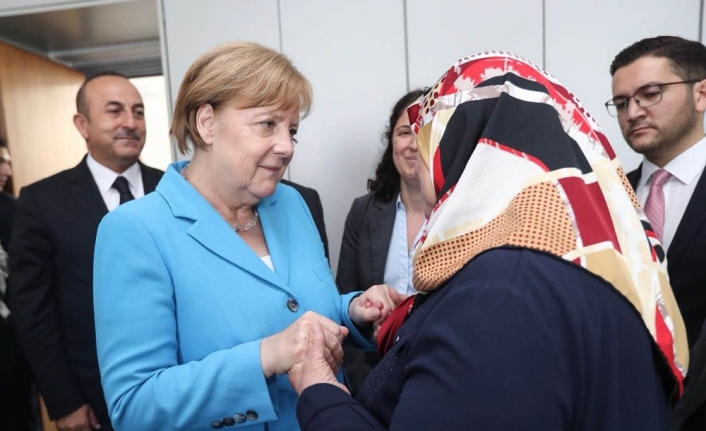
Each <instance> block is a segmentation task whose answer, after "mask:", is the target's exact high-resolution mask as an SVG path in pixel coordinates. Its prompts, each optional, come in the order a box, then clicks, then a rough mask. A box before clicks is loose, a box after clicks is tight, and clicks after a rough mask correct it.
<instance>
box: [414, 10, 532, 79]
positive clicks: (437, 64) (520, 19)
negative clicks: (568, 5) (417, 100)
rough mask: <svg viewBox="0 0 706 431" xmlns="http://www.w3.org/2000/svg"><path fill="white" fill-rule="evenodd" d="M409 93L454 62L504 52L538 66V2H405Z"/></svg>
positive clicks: (439, 74) (438, 75) (435, 76)
mask: <svg viewBox="0 0 706 431" xmlns="http://www.w3.org/2000/svg"><path fill="white" fill-rule="evenodd" d="M406 5H407V39H408V46H409V80H410V89H411V88H417V87H430V86H432V85H433V84H434V83H436V81H437V80H438V79H439V78H441V75H442V74H444V73H445V72H446V71H447V70H448V69H449V67H451V65H452V64H453V63H454V62H455V61H456V60H458V59H460V58H462V57H466V56H470V55H473V54H476V53H478V52H481V51H487V50H500V51H509V52H512V53H515V54H517V55H521V56H523V57H525V58H527V59H529V60H531V61H532V62H534V63H535V64H538V65H541V64H542V57H543V48H542V0H523V1H522V2H518V1H516V0H495V1H482V2H481V1H464V0H407V1H406Z"/></svg>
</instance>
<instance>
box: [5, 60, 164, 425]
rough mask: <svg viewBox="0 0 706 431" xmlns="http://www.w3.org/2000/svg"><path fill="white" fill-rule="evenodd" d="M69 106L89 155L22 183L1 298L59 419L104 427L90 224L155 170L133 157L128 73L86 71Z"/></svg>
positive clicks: (137, 191) (136, 138)
mask: <svg viewBox="0 0 706 431" xmlns="http://www.w3.org/2000/svg"><path fill="white" fill-rule="evenodd" d="M76 108H77V113H76V114H75V115H74V125H75V126H76V128H77V129H78V131H79V132H80V133H81V135H82V136H83V138H84V139H85V140H86V144H87V148H88V155H87V156H86V157H84V159H83V160H82V161H81V162H80V163H79V164H78V166H76V167H74V168H72V169H68V170H66V171H63V172H60V173H58V174H56V175H54V176H51V177H49V178H46V179H44V180H41V181H38V182H36V183H34V184H32V185H29V186H27V187H25V188H23V189H22V191H21V192H20V197H19V199H18V201H17V213H16V216H15V227H14V232H13V236H12V240H11V242H10V252H9V254H10V265H9V267H10V278H9V291H8V302H9V307H10V310H11V311H12V313H13V316H14V318H15V322H16V326H17V329H18V335H19V338H20V342H21V345H22V347H23V349H24V350H25V352H26V354H27V357H28V360H29V363H30V366H31V368H32V371H33V372H34V375H35V378H36V381H37V384H38V386H39V389H40V392H41V393H42V396H43V398H44V401H45V403H46V406H47V409H48V411H49V416H50V417H51V418H52V419H54V420H56V425H57V428H58V429H59V430H60V431H64V430H72V431H78V430H90V429H96V428H99V427H100V428H101V429H103V430H111V429H112V427H111V425H110V419H109V417H108V413H107V408H106V404H105V399H104V396H103V390H102V388H101V381H100V374H99V369H98V361H97V357H96V336H95V324H94V318H93V248H94V244H95V239H96V231H97V229H98V224H99V222H100V221H101V219H102V217H103V216H104V215H105V214H106V213H107V212H108V211H110V210H112V209H114V208H115V207H117V206H118V205H120V204H121V203H123V202H126V201H128V200H130V199H133V198H139V197H141V196H143V195H144V194H146V193H149V192H151V191H153V190H154V189H155V187H156V185H157V182H158V181H159V179H160V178H161V176H162V171H159V170H156V169H153V168H150V167H147V166H145V165H143V164H141V163H140V162H139V161H138V158H139V156H140V152H141V151H142V148H143V146H144V144H145V118H144V105H143V103H142V98H141V97H140V94H139V93H138V91H137V89H136V88H135V87H134V86H133V85H132V84H131V83H130V81H128V80H127V78H126V77H124V76H122V75H120V74H116V73H106V74H101V75H98V76H95V77H92V78H89V79H87V80H86V81H85V82H84V84H83V85H82V86H81V88H80V89H79V91H78V94H77V96H76ZM125 234H126V235H129V232H125Z"/></svg>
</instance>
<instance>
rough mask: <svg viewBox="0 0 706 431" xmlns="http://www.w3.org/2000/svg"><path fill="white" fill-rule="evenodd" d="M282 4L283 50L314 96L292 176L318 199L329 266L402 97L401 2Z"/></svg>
mask: <svg viewBox="0 0 706 431" xmlns="http://www.w3.org/2000/svg"><path fill="white" fill-rule="evenodd" d="M281 7H282V10H281V14H282V51H283V52H284V53H285V54H286V55H287V56H289V57H290V58H291V59H292V60H293V61H294V64H296V65H297V67H298V68H299V70H301V72H302V73H303V74H304V75H305V76H306V77H307V78H308V79H309V80H310V81H311V83H312V85H313V87H314V93H315V94H314V109H313V111H312V114H311V116H310V117H309V118H307V119H305V120H304V121H303V122H302V123H301V126H300V128H299V130H300V133H299V144H298V145H297V147H296V150H295V155H294V159H293V161H292V163H291V165H290V179H291V180H293V181H296V182H298V183H300V184H303V185H306V186H310V187H314V188H316V189H317V191H318V192H319V194H320V195H321V200H322V202H323V203H324V207H325V209H324V214H325V218H326V231H327V234H328V238H329V248H330V252H331V265H332V267H333V268H334V269H335V268H337V264H338V252H339V250H340V247H341V236H342V235H343V222H344V221H345V218H346V214H348V210H349V209H350V206H351V202H352V201H353V199H354V198H355V197H356V196H360V195H362V194H365V193H366V188H365V187H366V178H368V177H369V176H370V175H371V174H372V172H373V168H374V165H375V163H376V161H377V159H378V158H379V155H380V153H381V151H382V145H381V143H380V142H381V141H380V135H381V133H382V132H383V129H384V125H385V119H386V118H387V117H389V115H390V114H389V111H390V109H391V107H392V104H393V103H394V102H395V101H396V100H397V99H398V98H399V97H400V96H401V95H403V94H404V93H405V92H406V88H407V84H406V82H405V78H404V76H405V56H404V22H403V21H402V19H400V18H401V17H402V16H403V8H402V2H391V1H380V0H356V1H355V2H332V1H330V0H286V1H282V2H281ZM322 11H325V14H324V15H323V16H322Z"/></svg>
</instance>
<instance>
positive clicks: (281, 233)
mask: <svg viewBox="0 0 706 431" xmlns="http://www.w3.org/2000/svg"><path fill="white" fill-rule="evenodd" d="M276 194H277V192H275V195H273V196H270V197H268V198H265V199H263V200H262V202H260V204H259V205H258V206H257V211H258V214H259V215H260V222H261V223H262V230H263V231H264V232H265V241H267V248H268V249H269V251H270V258H271V259H272V265H273V266H274V267H275V273H276V274H277V275H278V276H279V277H280V278H281V279H282V280H284V282H285V283H286V284H287V285H288V284H289V258H290V257H291V256H289V254H288V253H287V251H288V250H290V248H289V235H288V234H287V230H286V229H282V227H283V226H287V223H286V222H284V220H277V214H276V212H275V210H276V206H277V198H276V197H275V196H276ZM267 270H268V271H270V272H272V271H271V270H270V269H269V268H267Z"/></svg>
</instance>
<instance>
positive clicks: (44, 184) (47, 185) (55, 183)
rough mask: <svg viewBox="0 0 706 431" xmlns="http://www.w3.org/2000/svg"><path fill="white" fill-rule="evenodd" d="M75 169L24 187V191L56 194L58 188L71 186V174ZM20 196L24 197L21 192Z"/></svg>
mask: <svg viewBox="0 0 706 431" xmlns="http://www.w3.org/2000/svg"><path fill="white" fill-rule="evenodd" d="M73 169H75V168H71V169H66V170H63V171H61V172H59V173H56V174H54V175H50V176H48V177H46V178H43V179H41V180H38V181H35V182H33V183H32V184H29V185H26V186H24V187H22V190H30V191H32V192H33V193H39V194H41V193H54V192H55V191H56V188H57V187H61V186H64V185H68V184H69V179H70V177H71V172H72V171H73ZM20 196H22V191H20Z"/></svg>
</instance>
